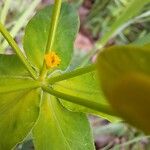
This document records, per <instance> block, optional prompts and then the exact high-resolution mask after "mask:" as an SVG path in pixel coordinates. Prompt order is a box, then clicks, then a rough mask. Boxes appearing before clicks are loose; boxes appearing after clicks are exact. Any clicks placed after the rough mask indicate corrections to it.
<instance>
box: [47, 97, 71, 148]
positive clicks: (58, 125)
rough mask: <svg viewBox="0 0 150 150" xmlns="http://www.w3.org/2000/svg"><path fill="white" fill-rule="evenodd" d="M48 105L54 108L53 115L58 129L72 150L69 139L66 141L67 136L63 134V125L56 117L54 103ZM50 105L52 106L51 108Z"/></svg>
mask: <svg viewBox="0 0 150 150" xmlns="http://www.w3.org/2000/svg"><path fill="white" fill-rule="evenodd" d="M56 100H57V98H56ZM48 104H49V107H50V108H52V114H53V116H54V119H55V120H56V124H57V127H58V129H59V130H60V132H61V135H62V137H63V138H64V140H65V142H66V144H67V145H68V148H69V149H70V150H71V146H70V144H69V142H68V141H67V139H66V137H65V135H64V132H63V130H62V128H61V125H60V123H59V121H58V118H57V115H56V113H55V112H56V110H55V106H54V105H53V101H51V100H50V103H48ZM50 105H51V106H50Z"/></svg>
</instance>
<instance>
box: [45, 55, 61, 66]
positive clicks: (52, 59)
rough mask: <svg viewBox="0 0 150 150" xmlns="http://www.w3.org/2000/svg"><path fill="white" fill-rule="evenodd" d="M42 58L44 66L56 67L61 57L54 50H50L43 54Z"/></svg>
mask: <svg viewBox="0 0 150 150" xmlns="http://www.w3.org/2000/svg"><path fill="white" fill-rule="evenodd" d="M44 59H45V63H46V67H47V68H48V69H50V68H54V67H57V66H58V65H59V64H60V62H61V59H60V58H59V57H58V55H57V54H56V53H55V52H50V53H48V54H45V57H44Z"/></svg>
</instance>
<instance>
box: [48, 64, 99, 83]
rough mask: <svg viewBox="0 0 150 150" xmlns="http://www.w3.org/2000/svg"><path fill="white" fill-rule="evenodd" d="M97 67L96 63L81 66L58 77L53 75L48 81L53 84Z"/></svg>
mask: <svg viewBox="0 0 150 150" xmlns="http://www.w3.org/2000/svg"><path fill="white" fill-rule="evenodd" d="M95 69H96V66H95V64H92V65H90V66H87V67H84V68H80V69H77V70H73V71H71V72H67V73H64V74H62V75H59V76H56V77H51V78H50V79H48V80H47V81H48V83H49V84H53V83H56V82H59V81H62V80H66V79H69V78H73V77H76V76H80V75H82V74H86V73H89V72H92V71H94V70H95Z"/></svg>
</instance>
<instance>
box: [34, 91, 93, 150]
mask: <svg viewBox="0 0 150 150" xmlns="http://www.w3.org/2000/svg"><path fill="white" fill-rule="evenodd" d="M33 139H34V143H35V148H36V149H37V150H56V149H63V150H92V149H94V145H93V141H92V137H91V131H90V126H89V123H88V120H87V118H86V116H85V115H84V114H82V113H73V112H70V111H68V110H67V109H65V108H64V107H62V105H61V104H60V102H59V100H58V99H56V98H55V97H53V96H50V95H49V94H46V93H44V95H43V104H42V106H41V111H40V117H39V120H38V122H37V124H36V126H35V128H34V129H33Z"/></svg>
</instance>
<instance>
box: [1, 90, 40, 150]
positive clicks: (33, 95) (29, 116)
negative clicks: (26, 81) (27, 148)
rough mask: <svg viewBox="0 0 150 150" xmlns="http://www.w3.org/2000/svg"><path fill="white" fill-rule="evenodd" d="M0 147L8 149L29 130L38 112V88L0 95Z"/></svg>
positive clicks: (4, 149) (3, 149) (2, 149)
mask: <svg viewBox="0 0 150 150" xmlns="http://www.w3.org/2000/svg"><path fill="white" fill-rule="evenodd" d="M0 99H1V101H0V120H1V121H0V149H1V150H10V149H11V148H12V147H14V146H15V145H16V144H17V143H19V142H21V141H22V140H23V139H24V138H25V137H26V136H27V135H28V133H29V132H30V131H31V129H32V127H33V126H34V124H35V121H36V119H37V117H38V114H39V103H40V92H39V90H23V91H19V92H18V91H17V92H13V93H7V94H6V93H5V94H1V95H0Z"/></svg>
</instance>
